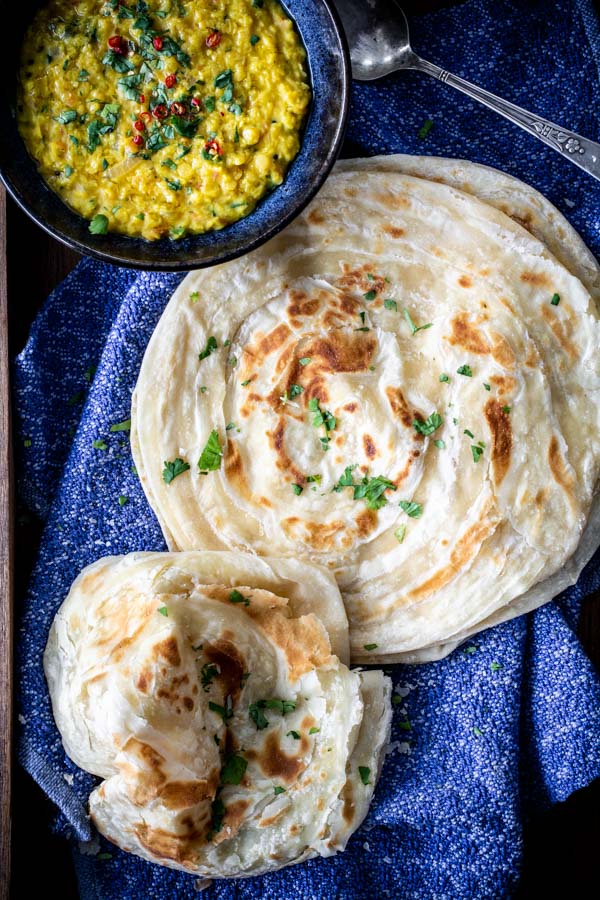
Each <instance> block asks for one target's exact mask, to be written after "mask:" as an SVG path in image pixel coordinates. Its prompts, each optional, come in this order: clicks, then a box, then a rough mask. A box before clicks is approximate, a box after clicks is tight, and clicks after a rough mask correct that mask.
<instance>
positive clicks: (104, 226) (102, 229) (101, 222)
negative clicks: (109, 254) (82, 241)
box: [88, 213, 108, 234]
mask: <svg viewBox="0 0 600 900" xmlns="http://www.w3.org/2000/svg"><path fill="white" fill-rule="evenodd" d="M88 231H89V232H90V234H106V232H107V231H108V216H104V215H102V213H98V214H97V215H95V216H94V218H93V219H92V221H91V222H90V224H89V228H88Z"/></svg>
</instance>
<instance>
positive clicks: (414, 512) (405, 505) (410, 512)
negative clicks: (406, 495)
mask: <svg viewBox="0 0 600 900" xmlns="http://www.w3.org/2000/svg"><path fill="white" fill-rule="evenodd" d="M398 505H399V507H400V509H402V510H404V512H405V513H406V515H407V516H410V518H411V519H418V518H420V517H421V515H422V514H423V504H422V503H415V501H414V500H401V501H400V503H399V504H398Z"/></svg>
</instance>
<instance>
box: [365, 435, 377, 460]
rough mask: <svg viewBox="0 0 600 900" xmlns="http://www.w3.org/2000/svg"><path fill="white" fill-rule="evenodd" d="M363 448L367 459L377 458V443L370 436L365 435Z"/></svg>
mask: <svg viewBox="0 0 600 900" xmlns="http://www.w3.org/2000/svg"><path fill="white" fill-rule="evenodd" d="M362 440H363V448H364V451H365V456H366V457H367V459H375V457H376V456H377V447H376V446H375V441H374V440H373V438H372V437H371V435H370V434H363V439H362Z"/></svg>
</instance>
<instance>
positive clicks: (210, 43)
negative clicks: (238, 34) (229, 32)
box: [204, 28, 221, 50]
mask: <svg viewBox="0 0 600 900" xmlns="http://www.w3.org/2000/svg"><path fill="white" fill-rule="evenodd" d="M204 43H205V44H206V46H207V47H208V48H209V50H213V49H214V48H215V47H218V46H219V44H220V43H221V32H220V31H217V29H216V28H215V29H214V31H211V33H210V34H209V35H208V37H207V38H206V40H205V42H204Z"/></svg>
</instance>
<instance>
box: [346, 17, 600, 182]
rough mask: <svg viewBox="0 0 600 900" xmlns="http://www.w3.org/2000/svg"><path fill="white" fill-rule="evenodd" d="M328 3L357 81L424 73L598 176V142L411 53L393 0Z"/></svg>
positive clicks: (402, 23)
mask: <svg viewBox="0 0 600 900" xmlns="http://www.w3.org/2000/svg"><path fill="white" fill-rule="evenodd" d="M334 2H335V5H336V7H337V9H338V12H339V14H340V18H341V20H342V23H343V25H344V30H345V32H346V37H347V38H348V43H349V45H350V59H351V61H352V76H353V78H355V79H356V80H357V81H374V80H375V79H376V78H382V77H383V76H384V75H389V74H390V72H396V71H397V70H398V69H417V70H418V71H419V72H427V74H428V75H433V77H434V78H438V79H439V80H440V81H443V82H445V83H446V84H451V85H452V87H455V88H457V89H458V90H459V91H462V92H463V94H467V95H468V96H469V97H472V98H473V99H474V100H479V102H480V103H484V104H485V105H486V106H489V108H490V109H493V110H495V111H496V112H498V113H500V115H501V116H504V118H505V119H508V120H509V121H510V122H514V124H515V125H519V126H520V127H521V128H523V129H524V130H525V131H528V132H529V134H532V135H534V137H537V138H539V139H540V140H541V141H543V142H544V143H545V144H547V145H548V146H549V147H552V149H553V150H558V151H559V152H560V153H562V154H563V156H565V157H566V158H567V159H569V160H570V161H571V162H573V163H575V165H577V166H579V168H580V169H583V170H584V171H586V172H588V173H589V174H590V175H593V176H594V178H597V179H599V180H600V144H596V143H595V142H594V141H590V140H589V139H588V138H584V137H582V136H581V135H580V134H575V133H574V132H572V131H567V130H566V129H565V128H560V127H559V126H558V125H555V124H554V123H553V122H548V120H547V119H542V118H541V116H536V115H534V114H533V113H530V112H527V110H526V109H522V108H521V107H520V106H516V105H515V104H514V103H509V102H508V100H503V99H502V98H501V97H496V95H495V94H491V93H490V92H489V91H486V90H484V89H483V88H480V87H477V85H476V84H471V82H469V81H465V79H464V78H459V77H458V76H457V75H452V74H451V73H450V72H447V71H446V70H445V69H441V68H440V67H439V66H436V65H435V64H434V63H430V62H427V60H426V59H421V57H420V56H417V54H416V53H414V52H413V50H412V48H411V46H410V42H409V37H408V22H407V21H406V16H405V15H404V13H403V12H402V10H401V9H400V7H399V6H398V4H397V3H396V2H395V0H334Z"/></svg>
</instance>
